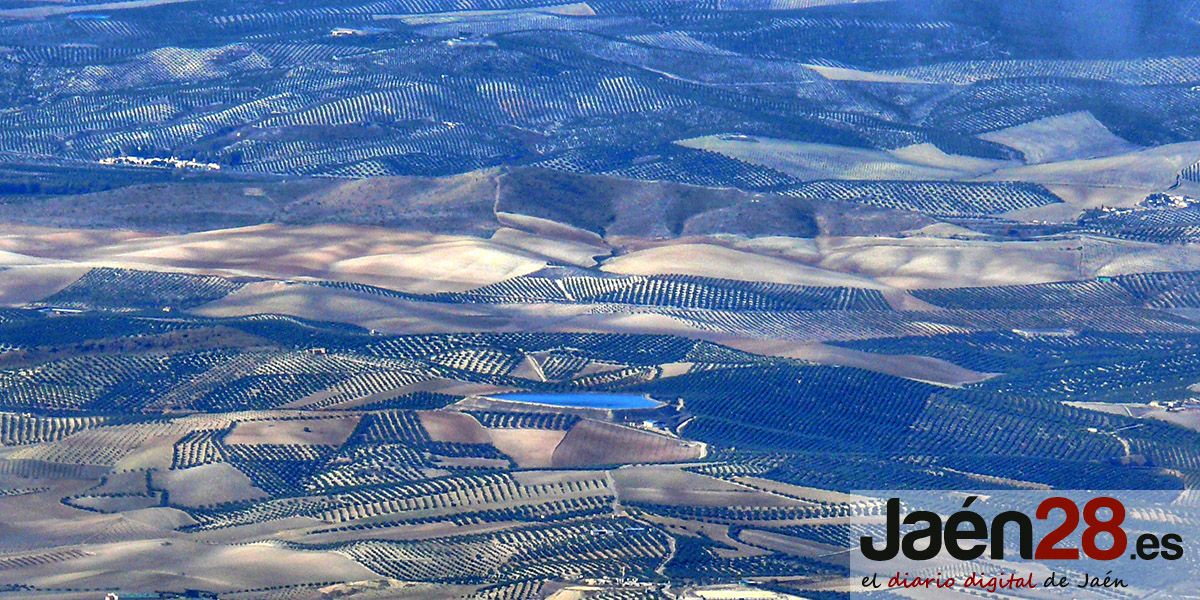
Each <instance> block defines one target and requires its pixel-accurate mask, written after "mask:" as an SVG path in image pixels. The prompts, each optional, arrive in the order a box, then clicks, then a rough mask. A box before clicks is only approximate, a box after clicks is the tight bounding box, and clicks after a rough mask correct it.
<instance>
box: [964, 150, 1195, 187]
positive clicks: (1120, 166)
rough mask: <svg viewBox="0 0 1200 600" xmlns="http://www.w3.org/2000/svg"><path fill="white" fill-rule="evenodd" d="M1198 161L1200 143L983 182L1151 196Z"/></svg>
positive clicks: (1007, 173)
mask: <svg viewBox="0 0 1200 600" xmlns="http://www.w3.org/2000/svg"><path fill="white" fill-rule="evenodd" d="M1197 160H1200V142H1181V143H1177V144H1167V145H1164V146H1157V147H1154V148H1149V149H1145V150H1133V151H1129V152H1124V153H1121V154H1114V155H1112V156H1103V157H1099V158H1081V159H1073V160H1061V161H1058V162H1053V163H1047V164H1036V165H1027V166H1019V167H1011V168H1004V169H999V170H997V171H994V172H992V173H989V174H987V175H985V176H982V177H980V179H986V180H991V181H1027V182H1032V183H1041V184H1053V185H1082V186H1092V187H1117V188H1132V189H1137V190H1146V191H1147V193H1150V192H1155V191H1162V190H1165V189H1166V188H1168V187H1170V186H1171V185H1172V184H1174V183H1175V176H1176V174H1178V173H1179V171H1181V170H1182V169H1183V168H1185V167H1187V166H1189V165H1192V164H1194V163H1195V162H1196V161H1197Z"/></svg>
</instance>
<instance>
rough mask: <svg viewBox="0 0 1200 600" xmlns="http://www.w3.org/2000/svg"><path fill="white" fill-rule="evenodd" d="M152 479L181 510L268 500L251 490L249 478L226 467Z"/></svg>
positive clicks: (163, 473) (158, 474)
mask: <svg viewBox="0 0 1200 600" xmlns="http://www.w3.org/2000/svg"><path fill="white" fill-rule="evenodd" d="M153 478H154V485H155V486H156V487H158V488H162V489H165V490H167V491H168V492H170V493H171V502H172V503H173V504H179V505H182V506H205V505H213V504H221V503H224V502H240V501H244V500H260V499H263V498H266V497H267V493H266V492H264V491H262V490H260V489H258V488H257V487H254V483H253V482H252V481H250V478H249V477H247V476H246V475H245V474H244V473H242V472H241V471H239V470H238V469H237V467H234V466H233V465H230V464H228V463H212V464H207V465H200V466H198V467H190V468H187V469H177V470H173V471H155V472H154V475H153Z"/></svg>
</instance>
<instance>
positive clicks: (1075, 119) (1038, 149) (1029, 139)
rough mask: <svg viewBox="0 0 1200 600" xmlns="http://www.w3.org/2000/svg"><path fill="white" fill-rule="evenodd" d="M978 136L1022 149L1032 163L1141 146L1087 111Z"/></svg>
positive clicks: (1130, 149)
mask: <svg viewBox="0 0 1200 600" xmlns="http://www.w3.org/2000/svg"><path fill="white" fill-rule="evenodd" d="M979 137H980V138H983V139H985V140H988V141H991V142H996V143H998V144H1003V145H1005V146H1008V147H1010V148H1015V149H1017V150H1020V151H1021V152H1022V153H1023V154H1024V155H1025V162H1027V163H1029V164H1039V163H1052V162H1058V161H1063V160H1077V159H1086V158H1096V157H1100V156H1111V155H1114V154H1124V153H1127V152H1133V151H1136V150H1138V149H1139V147H1138V146H1137V145H1135V144H1133V143H1130V142H1128V141H1126V140H1125V139H1123V138H1120V137H1118V136H1116V135H1114V134H1113V133H1112V132H1111V131H1109V130H1108V128H1107V127H1105V126H1104V124H1103V123H1101V122H1100V121H1097V120H1096V118H1095V117H1094V116H1092V113H1090V112H1087V111H1079V112H1073V113H1068V114H1065V115H1055V116H1052V117H1046V118H1044V119H1038V120H1036V121H1030V122H1028V123H1023V124H1021V125H1017V126H1014V127H1009V128H1007V129H1000V130H998V131H990V132H988V133H984V134H980V135H979Z"/></svg>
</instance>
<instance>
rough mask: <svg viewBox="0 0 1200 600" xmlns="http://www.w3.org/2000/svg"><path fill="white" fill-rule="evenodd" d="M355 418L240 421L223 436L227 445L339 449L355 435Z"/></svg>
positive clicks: (356, 419) (356, 420) (356, 418)
mask: <svg viewBox="0 0 1200 600" xmlns="http://www.w3.org/2000/svg"><path fill="white" fill-rule="evenodd" d="M359 419H360V417H359V416H358V415H355V416H349V417H337V418H331V419H292V420H264V421H241V422H239V423H238V424H237V425H234V427H233V431H231V432H230V433H229V435H227V436H225V443H227V444H246V445H251V446H254V445H260V444H300V445H317V446H340V445H341V444H342V443H343V442H345V441H346V438H348V437H350V434H351V433H354V428H355V427H356V426H358V421H359Z"/></svg>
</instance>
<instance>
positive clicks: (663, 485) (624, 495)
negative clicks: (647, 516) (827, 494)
mask: <svg viewBox="0 0 1200 600" xmlns="http://www.w3.org/2000/svg"><path fill="white" fill-rule="evenodd" d="M612 479H613V482H614V483H615V484H616V487H617V496H618V498H619V499H620V500H623V501H636V502H649V503H655V504H671V505H690V506H800V505H805V504H806V503H803V502H798V501H796V500H792V499H790V498H787V497H784V496H781V495H778V494H771V493H767V492H763V491H759V490H756V489H754V488H751V487H748V486H744V485H739V484H736V483H731V482H729V481H724V480H721V479H717V478H715V477H708V476H706V475H699V474H696V473H689V472H687V471H684V470H682V469H680V468H679V467H675V466H665V465H664V466H629V467H621V468H619V469H615V470H613V471H612Z"/></svg>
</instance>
